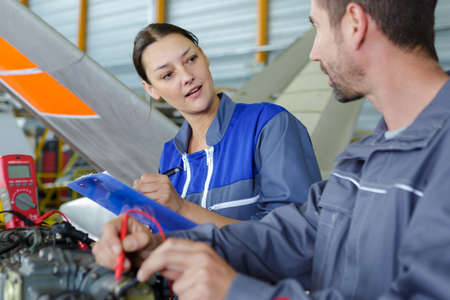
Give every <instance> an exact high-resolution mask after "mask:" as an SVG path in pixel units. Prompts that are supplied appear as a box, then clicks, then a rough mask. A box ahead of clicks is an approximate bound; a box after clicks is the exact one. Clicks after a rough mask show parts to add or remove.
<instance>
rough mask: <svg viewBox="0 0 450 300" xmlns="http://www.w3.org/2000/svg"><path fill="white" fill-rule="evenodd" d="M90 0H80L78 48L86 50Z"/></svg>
mask: <svg viewBox="0 0 450 300" xmlns="http://www.w3.org/2000/svg"><path fill="white" fill-rule="evenodd" d="M87 2H88V0H80V10H79V17H78V48H80V50H81V51H86V23H87V6H88V3H87Z"/></svg>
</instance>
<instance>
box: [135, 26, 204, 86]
mask: <svg viewBox="0 0 450 300" xmlns="http://www.w3.org/2000/svg"><path fill="white" fill-rule="evenodd" d="M173 33H177V34H181V35H182V36H184V37H186V38H187V39H189V40H190V41H191V42H192V43H194V45H195V46H198V38H197V37H196V36H195V35H194V34H193V33H192V32H190V31H188V30H186V29H183V28H181V27H178V26H176V25H173V24H169V23H152V24H150V25H147V26H146V27H144V28H143V29H142V30H141V31H139V33H138V34H137V35H136V38H135V39H134V48H133V64H134V68H135V69H136V71H137V73H138V74H139V76H140V77H141V78H142V79H143V80H144V81H146V82H147V83H150V80H148V78H147V75H146V74H145V70H144V66H143V65H142V53H143V52H144V50H145V48H147V46H148V45H151V44H153V43H154V42H156V41H157V40H159V39H161V38H163V37H165V36H167V35H169V34H173Z"/></svg>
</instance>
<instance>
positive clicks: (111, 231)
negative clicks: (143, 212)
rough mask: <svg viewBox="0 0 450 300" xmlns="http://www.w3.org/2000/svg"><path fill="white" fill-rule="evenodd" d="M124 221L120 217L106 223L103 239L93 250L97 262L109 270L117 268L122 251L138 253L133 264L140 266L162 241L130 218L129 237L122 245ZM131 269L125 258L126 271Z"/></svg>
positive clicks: (103, 229)
mask: <svg viewBox="0 0 450 300" xmlns="http://www.w3.org/2000/svg"><path fill="white" fill-rule="evenodd" d="M122 220H123V216H120V217H118V218H116V219H114V220H112V221H110V222H108V223H106V224H105V225H104V226H103V228H102V237H101V238H100V239H99V240H98V242H97V243H96V244H95V245H94V247H93V248H92V253H93V254H94V257H95V260H96V262H97V263H98V264H99V265H101V266H104V267H106V268H109V269H114V267H115V266H116V263H117V260H118V257H119V254H120V252H121V251H122V249H123V250H124V251H125V252H136V254H135V255H134V256H135V258H136V259H135V260H133V262H134V263H135V264H136V265H137V266H139V265H140V263H141V262H142V261H143V260H145V259H146V258H147V257H148V256H149V254H150V252H151V251H152V250H153V249H154V248H156V247H157V246H158V245H159V244H161V241H162V240H161V237H160V236H159V235H154V234H152V233H151V231H150V230H149V229H148V227H147V226H145V225H143V224H142V223H140V222H139V221H137V220H136V219H135V218H133V217H132V216H129V217H128V224H127V225H128V228H127V236H126V237H125V239H124V241H123V244H122V243H121V242H120V230H121V227H122ZM130 267H131V262H130V261H129V259H128V258H125V261H124V271H128V270H129V269H130Z"/></svg>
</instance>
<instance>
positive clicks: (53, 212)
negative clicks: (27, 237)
mask: <svg viewBox="0 0 450 300" xmlns="http://www.w3.org/2000/svg"><path fill="white" fill-rule="evenodd" d="M53 214H60V215H61V216H63V217H64V219H65V220H66V221H67V223H69V224H70V221H69V219H67V217H66V216H65V215H64V214H63V213H62V212H60V211H59V210H51V211H49V212H47V213H45V214H43V215H42V216H40V217H39V218H37V219H36V220H34V221H33V222H34V224H36V225H41V223H42V222H43V221H44V220H45V219H47V218H48V217H50V216H51V215H53Z"/></svg>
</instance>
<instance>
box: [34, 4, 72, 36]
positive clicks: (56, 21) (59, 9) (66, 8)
mask: <svg viewBox="0 0 450 300" xmlns="http://www.w3.org/2000/svg"><path fill="white" fill-rule="evenodd" d="M28 3H29V4H28V5H29V8H30V9H31V11H33V12H34V13H35V14H36V15H38V16H40V17H41V18H42V19H43V20H44V21H45V22H47V23H48V24H49V25H50V26H52V27H53V28H55V29H56V30H57V31H58V32H59V33H61V34H62V35H63V36H64V37H66V38H67V39H68V40H70V41H71V42H72V43H74V44H77V35H78V31H77V30H78V25H77V24H78V7H79V0H64V1H60V0H31V1H29V2H28Z"/></svg>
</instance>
